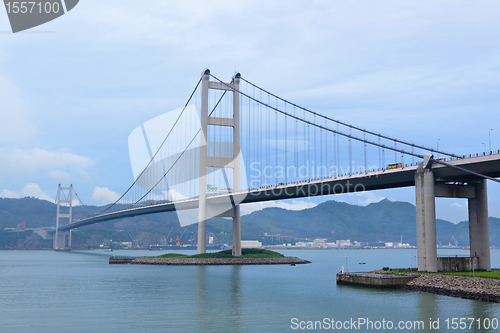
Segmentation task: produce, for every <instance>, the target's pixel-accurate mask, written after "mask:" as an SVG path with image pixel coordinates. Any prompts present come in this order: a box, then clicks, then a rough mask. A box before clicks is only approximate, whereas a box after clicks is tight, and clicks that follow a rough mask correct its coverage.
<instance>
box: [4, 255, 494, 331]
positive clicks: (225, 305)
mask: <svg viewBox="0 0 500 333" xmlns="http://www.w3.org/2000/svg"><path fill="white" fill-rule="evenodd" d="M177 252H179V251H177ZM281 252H282V253H284V254H285V255H287V256H297V257H299V258H302V259H307V260H310V261H312V264H309V265H298V266H295V267H292V266H212V267H189V266H187V267H182V266H140V265H109V264H108V257H109V255H111V254H114V255H128V256H144V255H159V254H161V253H160V252H149V251H114V252H103V251H81V252H77V251H75V252H71V253H64V252H53V251H0V327H1V331H2V332H292V331H293V332H296V331H301V330H300V329H293V328H298V327H299V326H300V325H302V327H307V321H321V323H322V328H323V330H325V328H328V325H325V324H324V322H325V321H326V322H329V323H331V320H332V319H333V320H334V321H342V322H345V321H349V325H350V321H351V318H352V319H353V320H354V321H357V320H358V318H366V320H370V321H372V322H374V325H375V326H376V325H377V323H376V322H377V321H378V322H379V323H382V321H383V320H385V321H386V322H387V321H392V322H393V324H394V326H397V325H398V323H399V322H400V321H403V322H404V325H407V326H408V327H409V324H408V323H410V324H411V323H413V322H414V321H423V322H424V324H425V328H424V329H418V330H417V329H408V330H405V331H413V332H417V331H418V332H451V331H453V332H488V331H491V332H498V331H500V328H499V329H496V330H493V329H491V330H486V329H484V328H481V329H480V330H479V329H477V322H476V323H475V325H473V328H471V329H469V328H467V329H465V330H460V329H457V330H452V329H451V328H450V329H446V319H449V324H450V325H451V323H452V321H451V320H452V318H459V319H460V318H481V320H483V319H484V318H489V320H493V319H494V318H495V319H496V320H499V319H500V304H497V303H486V302H479V301H472V300H464V299H460V298H452V297H445V296H437V295H433V294H428V293H419V292H411V291H404V290H377V289H369V288H360V287H352V286H337V285H336V283H335V273H337V272H339V271H340V270H341V266H342V265H346V261H347V268H348V270H349V271H367V270H372V269H378V268H381V267H384V266H389V267H410V266H414V261H413V259H412V256H415V255H416V250H378V249H377V250H286V251H281ZM438 253H439V254H467V252H466V251H462V250H441V251H439V252H438ZM491 254H492V266H493V267H500V250H492V251H491ZM359 262H365V263H366V265H360V264H359ZM294 318H296V319H294ZM325 318H326V319H325ZM431 318H432V320H433V321H434V325H436V323H435V321H436V320H438V319H439V327H440V329H431V328H430V327H429V326H430V324H429V320H430V319H431ZM301 321H302V322H303V323H302V324H301V323H300V322H301ZM467 322H469V321H467ZM492 322H494V321H492ZM334 323H335V322H334ZM316 325H317V326H316V328H319V326H318V323H317V324H316ZM334 325H335V324H334ZM474 327H475V329H474ZM394 328H396V327H394ZM398 330H399V331H401V329H398ZM337 331H339V330H337ZM340 331H345V332H347V331H358V332H366V331H378V332H385V331H389V330H388V329H385V330H384V329H383V328H380V329H378V330H376V329H375V327H374V329H368V330H367V329H366V326H363V327H358V326H356V329H354V328H353V327H351V329H349V330H345V329H343V330H340Z"/></svg>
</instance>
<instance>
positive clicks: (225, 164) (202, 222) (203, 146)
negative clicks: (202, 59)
mask: <svg viewBox="0 0 500 333" xmlns="http://www.w3.org/2000/svg"><path fill="white" fill-rule="evenodd" d="M240 78H241V75H240V73H235V74H234V76H233V79H232V81H231V83H228V84H224V83H221V82H216V81H210V70H208V69H206V70H205V71H204V72H203V74H202V85H201V135H200V178H199V180H200V184H199V187H200V190H199V191H200V193H199V212H198V249H197V250H198V251H197V252H198V253H205V252H206V218H207V216H209V217H212V216H222V217H232V218H233V255H234V256H240V255H241V222H240V205H239V204H235V202H234V200H233V198H232V197H231V204H232V207H231V208H230V209H229V210H226V211H225V212H224V213H221V214H217V213H214V211H217V210H216V209H214V207H210V206H208V207H207V200H206V199H207V168H221V169H222V170H223V173H224V175H225V172H224V168H232V169H233V189H232V190H231V191H232V192H238V191H239V190H240V186H241V185H240V109H239V108H240V95H239V92H238V91H239V84H240ZM209 89H217V90H227V91H230V92H232V93H233V118H218V117H209V115H208V91H209ZM208 125H212V126H227V127H232V128H233V138H232V146H233V154H232V157H226V156H225V157H220V156H214V151H212V156H211V157H210V156H209V155H208V146H207V144H208V142H207V137H208V136H207V134H208Z"/></svg>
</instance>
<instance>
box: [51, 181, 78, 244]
mask: <svg viewBox="0 0 500 333" xmlns="http://www.w3.org/2000/svg"><path fill="white" fill-rule="evenodd" d="M64 191H69V196H67V197H66V196H65V199H61V194H63V193H64ZM68 197H69V199H68ZM61 204H67V205H68V206H69V212H68V213H61ZM63 207H66V206H63ZM72 216H73V185H70V186H69V187H61V184H59V187H58V189H57V217H56V233H55V235H54V243H53V244H54V250H67V249H71V230H68V231H59V221H60V219H61V218H67V219H68V223H71V221H72Z"/></svg>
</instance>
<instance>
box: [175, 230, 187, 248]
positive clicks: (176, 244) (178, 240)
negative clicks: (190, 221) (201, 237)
mask: <svg viewBox="0 0 500 333" xmlns="http://www.w3.org/2000/svg"><path fill="white" fill-rule="evenodd" d="M186 230H187V228H186V229H184V231H183V232H182V234H181V237H179V236H177V237H176V240H177V243H175V246H181V243H180V240H181V238H182V236H184V233H185V232H186Z"/></svg>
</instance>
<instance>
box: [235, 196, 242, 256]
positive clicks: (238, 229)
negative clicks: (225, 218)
mask: <svg viewBox="0 0 500 333" xmlns="http://www.w3.org/2000/svg"><path fill="white" fill-rule="evenodd" d="M233 256H241V219H240V205H236V206H234V216H233Z"/></svg>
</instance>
